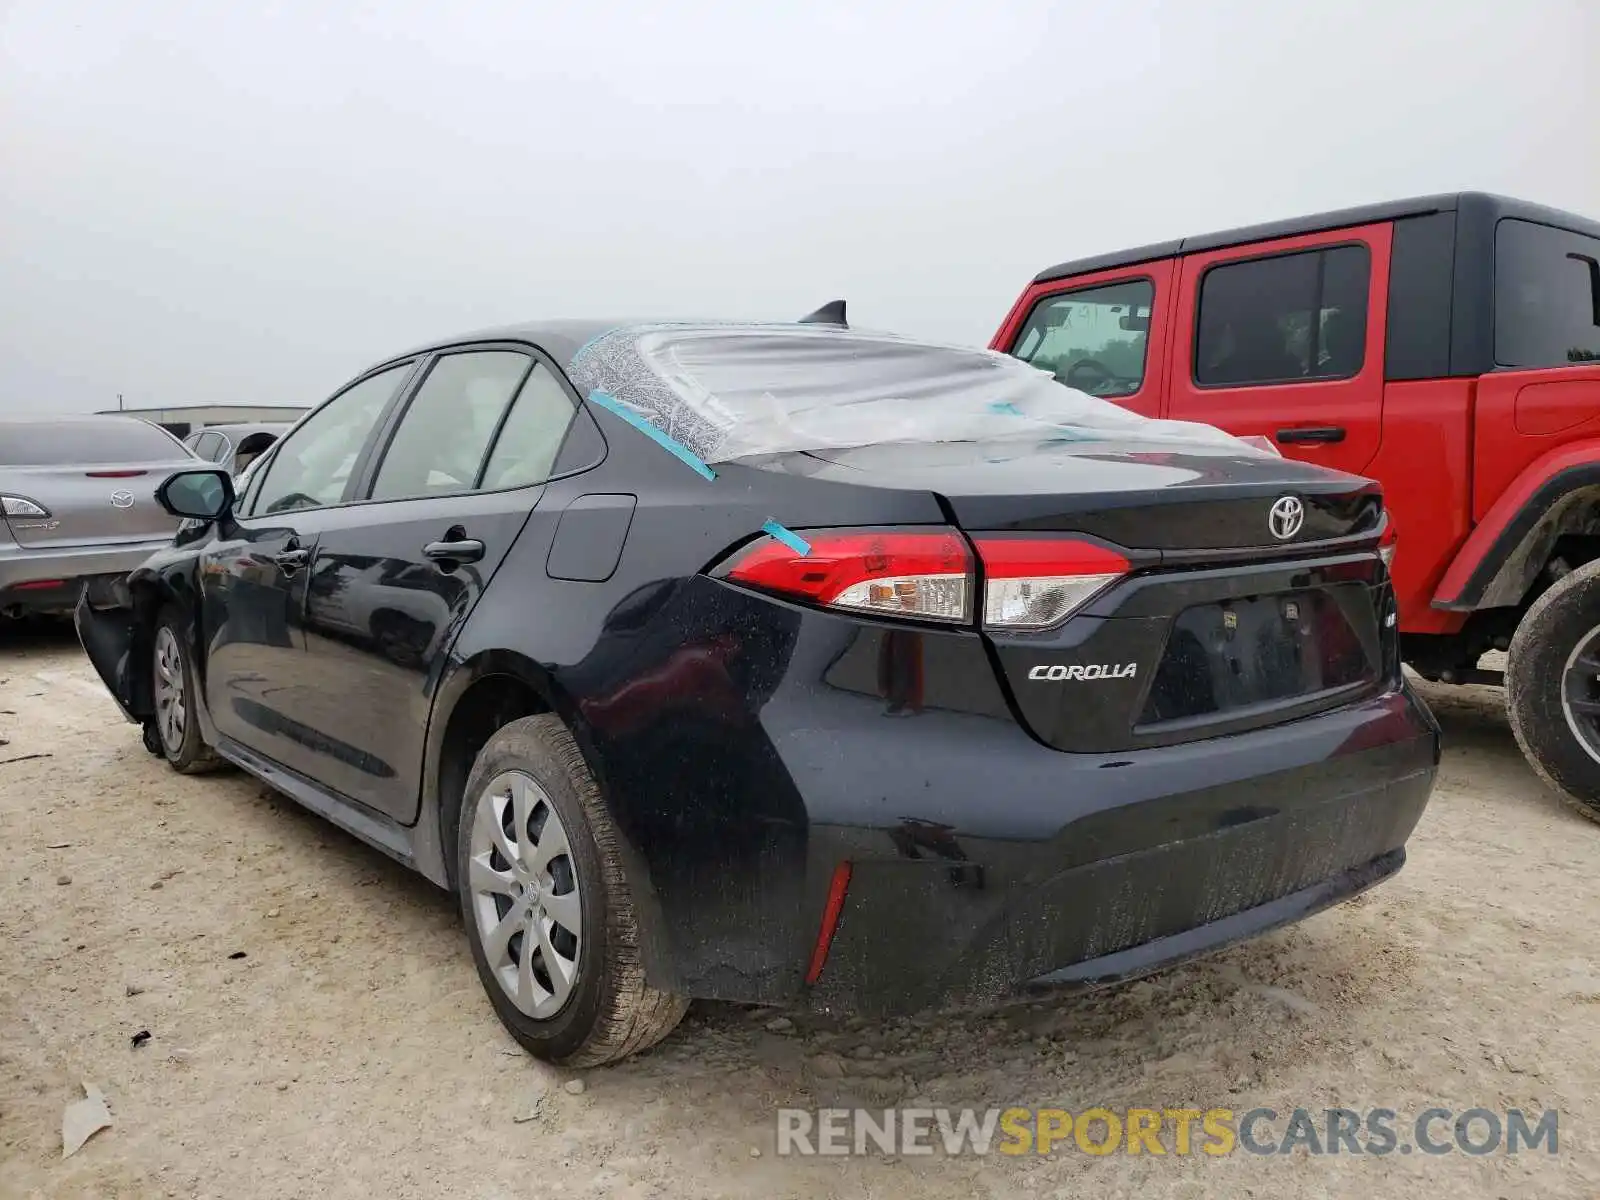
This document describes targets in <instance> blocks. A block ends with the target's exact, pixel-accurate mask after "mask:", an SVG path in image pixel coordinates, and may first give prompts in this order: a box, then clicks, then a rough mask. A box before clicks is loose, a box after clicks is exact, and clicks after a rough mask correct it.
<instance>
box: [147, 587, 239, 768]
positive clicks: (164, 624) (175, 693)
mask: <svg viewBox="0 0 1600 1200" xmlns="http://www.w3.org/2000/svg"><path fill="white" fill-rule="evenodd" d="M181 622H182V618H181V617H180V616H179V614H178V612H177V610H176V609H172V608H168V609H165V610H164V611H163V612H162V613H161V616H160V618H159V619H158V620H157V621H156V633H155V638H154V641H153V646H152V654H151V658H152V661H151V664H150V691H151V699H152V700H153V701H154V704H155V716H154V717H153V718H152V719H151V724H152V725H154V726H155V732H154V737H152V736H151V731H150V728H149V726H146V728H145V746H146V748H149V747H150V744H151V742H152V741H154V742H155V743H156V744H157V745H159V746H160V747H161V754H162V757H164V758H165V759H166V760H167V764H168V765H169V766H170V767H171V768H172V769H173V770H174V771H177V772H178V773H179V774H180V775H200V774H203V773H205V772H207V771H214V770H216V769H217V768H218V767H219V766H221V765H222V760H221V759H220V758H218V757H217V754H216V752H215V751H214V750H212V749H211V747H210V746H208V745H206V743H205V741H204V739H202V738H201V736H200V719H199V716H198V714H197V713H196V712H195V704H196V702H197V700H198V697H199V692H198V690H197V687H196V675H195V670H194V664H193V663H192V662H191V661H190V658H189V651H188V650H187V649H185V647H184V640H183V626H182V623H181Z"/></svg>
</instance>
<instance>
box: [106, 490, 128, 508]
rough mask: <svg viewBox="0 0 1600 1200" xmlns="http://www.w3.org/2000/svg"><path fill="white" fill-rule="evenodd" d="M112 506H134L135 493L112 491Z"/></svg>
mask: <svg viewBox="0 0 1600 1200" xmlns="http://www.w3.org/2000/svg"><path fill="white" fill-rule="evenodd" d="M111 507H112V508H132V507H133V493H132V492H112V493H111Z"/></svg>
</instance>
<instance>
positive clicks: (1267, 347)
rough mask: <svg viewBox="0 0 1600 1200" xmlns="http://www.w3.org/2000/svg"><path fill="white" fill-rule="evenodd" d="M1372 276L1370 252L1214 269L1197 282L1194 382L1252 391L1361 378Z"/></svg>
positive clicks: (1339, 250) (1306, 254) (1339, 249)
mask: <svg viewBox="0 0 1600 1200" xmlns="http://www.w3.org/2000/svg"><path fill="white" fill-rule="evenodd" d="M1371 270H1372V256H1371V254H1370V253H1369V252H1368V250H1367V248H1366V247H1365V246H1331V247H1329V248H1327V249H1325V250H1303V251H1298V252H1296V253H1292V254H1280V255H1276V256H1274V257H1272V258H1256V259H1251V260H1249V261H1247V262H1236V263H1225V264H1223V265H1220V266H1215V267H1212V268H1211V269H1210V270H1209V271H1207V272H1206V273H1205V276H1204V278H1202V279H1201V281H1200V313H1199V324H1198V332H1197V334H1196V337H1195V362H1194V380H1195V382H1196V383H1197V384H1201V385H1202V386H1211V387H1248V386H1251V385H1255V384H1268V383H1303V382H1306V381H1308V380H1313V379H1349V378H1350V377H1351V376H1353V375H1355V374H1357V373H1358V372H1359V371H1360V370H1361V365H1362V363H1363V362H1364V361H1365V359H1366V349H1367V288H1368V280H1369V278H1370V275H1371Z"/></svg>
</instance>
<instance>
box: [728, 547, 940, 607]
mask: <svg viewBox="0 0 1600 1200" xmlns="http://www.w3.org/2000/svg"><path fill="white" fill-rule="evenodd" d="M804 537H805V539H806V546H807V548H806V549H805V550H804V552H802V551H801V550H800V549H797V548H795V547H794V546H792V545H790V544H789V543H788V542H784V541H779V540H778V539H777V538H774V537H770V536H768V537H763V538H761V539H760V540H758V541H756V542H753V543H751V545H750V546H749V547H748V548H747V549H746V550H744V551H743V552H742V553H740V554H739V555H737V556H736V557H735V558H734V559H733V561H732V563H731V564H730V565H729V566H728V567H727V568H726V569H725V570H724V571H723V572H721V574H722V575H723V576H724V577H725V578H727V579H731V580H734V581H735V582H738V583H742V584H746V585H748V586H750V587H756V588H761V589H762V590H763V591H769V592H776V593H778V594H779V595H784V596H793V597H795V598H797V599H801V600H808V601H810V602H811V603H813V604H820V605H824V606H826V607H828V608H840V609H848V610H851V611H854V612H867V613H876V614H879V615H881V616H886V617H914V618H918V619H921V620H927V621H966V620H968V619H970V618H969V612H968V606H967V596H968V593H969V592H970V591H971V583H972V556H971V555H970V554H969V553H968V552H967V544H966V542H965V541H964V540H963V539H962V537H961V535H960V534H959V533H957V532H955V530H953V529H891V530H873V531H861V530H837V531H830V530H806V531H804Z"/></svg>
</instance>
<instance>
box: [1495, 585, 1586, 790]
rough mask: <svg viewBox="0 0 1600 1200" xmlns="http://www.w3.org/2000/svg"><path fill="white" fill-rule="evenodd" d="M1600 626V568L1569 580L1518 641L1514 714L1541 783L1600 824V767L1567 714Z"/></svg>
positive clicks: (1540, 606) (1513, 653)
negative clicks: (1571, 669)
mask: <svg viewBox="0 0 1600 1200" xmlns="http://www.w3.org/2000/svg"><path fill="white" fill-rule="evenodd" d="M1596 627H1600V561H1596V562H1592V563H1588V564H1586V565H1584V566H1582V567H1579V568H1578V569H1577V570H1575V571H1572V572H1570V573H1569V574H1567V575H1565V576H1564V577H1562V578H1561V579H1560V580H1559V581H1558V582H1557V583H1556V584H1555V585H1554V586H1553V587H1551V588H1550V590H1549V591H1547V592H1545V593H1544V594H1543V595H1542V596H1540V597H1539V598H1538V599H1537V600H1536V601H1534V603H1533V606H1532V607H1531V608H1529V609H1528V612H1527V614H1526V615H1525V616H1524V617H1523V618H1522V621H1521V623H1520V624H1519V625H1518V626H1517V632H1516V634H1515V636H1513V637H1512V639H1511V648H1510V651H1509V652H1508V654H1507V663H1506V710H1507V712H1508V713H1509V714H1510V717H1511V732H1512V733H1513V734H1515V735H1516V739H1517V745H1519V746H1520V747H1522V753H1523V754H1524V755H1526V756H1527V759H1528V762H1529V763H1531V764H1532V766H1533V769H1534V770H1535V771H1536V772H1538V774H1539V777H1540V778H1541V779H1543V780H1544V781H1545V782H1546V783H1547V784H1549V785H1550V787H1551V788H1553V789H1554V790H1555V791H1556V793H1557V794H1558V795H1559V796H1560V797H1561V799H1562V800H1563V801H1564V802H1565V803H1566V804H1567V805H1569V806H1570V807H1571V808H1572V809H1574V810H1575V811H1577V812H1579V813H1581V814H1582V815H1583V816H1585V817H1588V818H1589V819H1590V820H1591V821H1597V822H1600V761H1597V760H1596V759H1595V757H1594V756H1593V755H1592V754H1590V752H1589V751H1588V749H1587V748H1586V747H1585V746H1584V743H1583V742H1582V740H1580V738H1579V737H1578V735H1577V734H1576V733H1574V732H1573V729H1572V726H1571V725H1570V724H1569V723H1568V720H1567V714H1566V711H1565V710H1564V708H1563V707H1562V703H1561V697H1562V687H1563V676H1564V675H1565V673H1566V667H1567V661H1568V659H1569V657H1570V656H1571V655H1572V653H1573V650H1574V649H1575V648H1576V647H1577V646H1578V644H1579V642H1581V641H1582V640H1583V639H1584V638H1586V637H1587V636H1588V635H1589V634H1590V633H1591V632H1593V631H1594V629H1595V628H1596Z"/></svg>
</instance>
